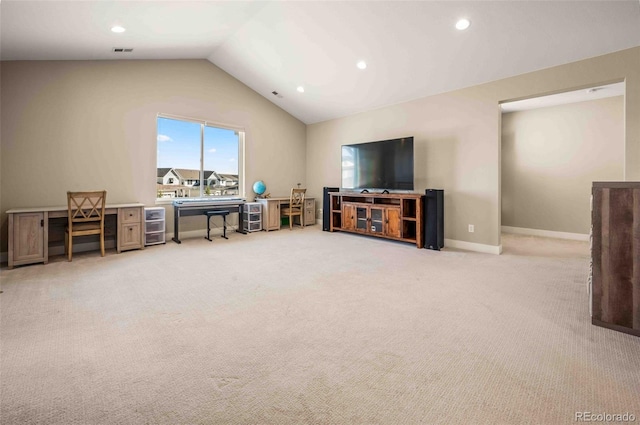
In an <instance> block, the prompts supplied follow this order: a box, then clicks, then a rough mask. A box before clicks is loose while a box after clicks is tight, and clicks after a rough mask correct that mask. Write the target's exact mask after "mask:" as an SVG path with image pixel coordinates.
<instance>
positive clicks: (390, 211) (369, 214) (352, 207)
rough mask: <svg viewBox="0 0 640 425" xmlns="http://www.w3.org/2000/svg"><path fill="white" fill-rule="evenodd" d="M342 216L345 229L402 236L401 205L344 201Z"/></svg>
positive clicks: (394, 236) (391, 236)
mask: <svg viewBox="0 0 640 425" xmlns="http://www.w3.org/2000/svg"><path fill="white" fill-rule="evenodd" d="M342 217H343V225H342V227H343V230H346V231H350V232H356V233H364V234H372V235H379V236H386V237H390V238H401V237H402V232H401V230H400V229H401V226H400V223H401V219H400V207H397V206H373V205H364V204H358V203H351V202H344V203H343V204H342Z"/></svg>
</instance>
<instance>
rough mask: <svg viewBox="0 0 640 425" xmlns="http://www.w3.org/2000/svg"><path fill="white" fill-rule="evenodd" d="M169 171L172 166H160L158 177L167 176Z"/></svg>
mask: <svg viewBox="0 0 640 425" xmlns="http://www.w3.org/2000/svg"><path fill="white" fill-rule="evenodd" d="M169 171H171V168H158V177H164V176H166V175H167V174H169Z"/></svg>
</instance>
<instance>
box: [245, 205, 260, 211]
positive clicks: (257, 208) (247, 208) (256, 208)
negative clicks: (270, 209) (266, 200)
mask: <svg viewBox="0 0 640 425" xmlns="http://www.w3.org/2000/svg"><path fill="white" fill-rule="evenodd" d="M244 208H245V211H248V212H250V213H259V212H260V204H257V203H246V204H245V206H244Z"/></svg>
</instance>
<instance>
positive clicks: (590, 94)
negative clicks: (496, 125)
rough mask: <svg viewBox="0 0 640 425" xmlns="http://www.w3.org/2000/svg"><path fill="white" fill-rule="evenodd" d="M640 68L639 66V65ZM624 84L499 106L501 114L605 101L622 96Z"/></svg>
mask: <svg viewBox="0 0 640 425" xmlns="http://www.w3.org/2000/svg"><path fill="white" fill-rule="evenodd" d="M639 66H640V64H639ZM624 88H625V83H624V82H622V83H615V84H605V85H601V86H595V87H589V88H587V89H582V90H572V91H568V92H564V93H556V94H552V95H548V96H539V97H533V98H530V99H522V100H516V101H514V102H505V103H502V104H501V105H500V106H501V108H502V113H507V112H517V111H526V110H530V109H538V108H547V107H550V106H556V105H565V104H567V103H578V102H586V101H588V100H596V99H605V98H607V97H615V96H624Z"/></svg>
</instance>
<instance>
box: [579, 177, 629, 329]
mask: <svg viewBox="0 0 640 425" xmlns="http://www.w3.org/2000/svg"><path fill="white" fill-rule="evenodd" d="M592 195H593V198H592V209H591V232H592V240H591V262H592V263H591V266H592V274H591V322H592V323H593V324H594V325H598V326H603V327H606V328H610V329H614V330H617V331H620V332H626V333H629V334H632V335H636V336H640V182H594V183H593V188H592Z"/></svg>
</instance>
